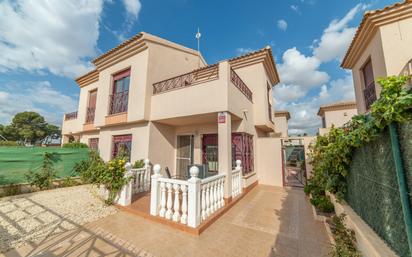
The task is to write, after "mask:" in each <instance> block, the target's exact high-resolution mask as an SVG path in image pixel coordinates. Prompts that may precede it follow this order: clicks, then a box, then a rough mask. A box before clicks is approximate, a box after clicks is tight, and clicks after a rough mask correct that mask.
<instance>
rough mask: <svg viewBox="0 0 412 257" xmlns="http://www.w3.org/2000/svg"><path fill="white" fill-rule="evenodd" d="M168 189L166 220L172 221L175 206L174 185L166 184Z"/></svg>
mask: <svg viewBox="0 0 412 257" xmlns="http://www.w3.org/2000/svg"><path fill="white" fill-rule="evenodd" d="M166 188H167V202H166V207H167V211H166V219H168V220H171V219H172V214H173V212H172V206H173V197H172V193H173V185H172V183H166Z"/></svg>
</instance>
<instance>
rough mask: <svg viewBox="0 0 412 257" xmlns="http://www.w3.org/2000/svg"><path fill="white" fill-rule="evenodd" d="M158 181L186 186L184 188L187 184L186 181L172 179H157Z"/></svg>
mask: <svg viewBox="0 0 412 257" xmlns="http://www.w3.org/2000/svg"><path fill="white" fill-rule="evenodd" d="M158 181H160V182H165V183H172V184H178V185H186V186H187V185H188V184H189V182H187V180H180V179H174V178H158Z"/></svg>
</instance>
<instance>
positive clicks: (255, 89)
mask: <svg viewBox="0 0 412 257" xmlns="http://www.w3.org/2000/svg"><path fill="white" fill-rule="evenodd" d="M93 64H94V65H95V70H93V71H91V72H89V73H87V74H85V75H83V76H81V77H80V78H78V79H76V82H77V83H78V85H79V86H80V99H79V107H78V110H77V113H72V114H66V115H65V117H64V122H63V126H62V134H63V138H64V142H67V141H68V140H69V138H72V137H73V138H75V139H76V140H79V141H80V142H83V143H86V144H88V145H89V146H90V147H91V148H95V149H98V150H99V152H100V155H101V157H102V158H103V159H104V160H105V161H107V160H110V159H111V158H113V157H115V156H116V155H117V154H118V153H119V151H121V150H123V151H126V152H127V153H128V154H129V156H130V160H131V161H132V162H133V161H135V160H139V159H145V158H148V159H149V160H150V161H151V162H152V163H158V164H161V165H162V167H168V169H169V170H170V173H171V175H172V176H176V177H182V178H187V177H188V170H189V167H190V166H191V165H193V164H198V165H202V166H201V167H203V169H204V170H207V171H208V174H216V173H219V174H220V173H223V174H229V173H231V172H230V171H232V168H233V167H234V165H235V160H241V161H242V167H243V173H244V174H243V175H245V183H246V184H252V183H255V182H256V181H257V179H258V175H257V171H259V165H260V163H259V162H258V161H257V158H256V156H257V155H259V152H258V151H257V148H258V147H257V145H256V144H257V143H256V142H257V139H258V138H262V137H268V136H269V134H270V133H271V132H274V127H275V125H274V119H273V117H274V115H273V113H274V110H273V104H272V103H273V99H272V97H271V96H272V88H273V86H275V85H276V84H277V83H278V82H279V76H278V73H277V70H276V65H275V62H274V59H273V57H272V52H271V49H270V47H266V48H263V49H261V50H258V51H256V52H253V53H249V54H246V55H243V56H240V57H236V58H232V59H228V60H223V61H220V62H219V63H216V64H213V65H207V63H206V62H205V60H204V59H203V57H202V56H201V54H200V53H199V52H197V51H195V50H192V49H189V48H187V47H184V46H181V45H178V44H175V43H173V42H170V41H167V40H164V39H161V38H159V37H156V36H153V35H151V34H148V33H144V32H142V33H140V34H138V35H136V36H134V37H132V38H131V39H129V40H127V41H125V42H123V43H122V44H120V45H118V46H117V47H115V48H113V49H112V50H110V51H108V52H107V53H104V54H102V55H101V56H99V57H97V58H96V59H95V60H93ZM271 147H272V146H271ZM274 151H275V150H274ZM276 151H278V152H279V153H280V147H279V149H276ZM262 167H263V166H262ZM261 172H266V171H263V169H262V171H261ZM267 172H272V173H274V172H275V171H274V170H269V171H267ZM272 176H273V174H272ZM225 195H226V194H225Z"/></svg>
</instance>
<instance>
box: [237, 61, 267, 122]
mask: <svg viewBox="0 0 412 257" xmlns="http://www.w3.org/2000/svg"><path fill="white" fill-rule="evenodd" d="M235 71H236V73H237V74H238V75H239V77H240V78H241V79H242V80H243V82H245V84H246V85H247V86H248V87H249V89H250V90H251V91H252V92H253V117H254V118H253V120H254V124H255V125H265V126H269V127H271V128H272V129H274V124H273V123H272V122H270V121H269V110H268V107H267V103H268V101H269V102H270V103H271V104H272V109H273V112H272V114H273V113H274V107H273V97H271V96H272V88H271V89H270V92H269V99H268V94H267V83H268V82H269V81H270V80H269V78H268V76H267V73H266V70H265V68H264V66H263V64H262V63H257V64H253V65H249V66H246V67H242V68H238V69H236V70H235ZM269 85H270V83H269Z"/></svg>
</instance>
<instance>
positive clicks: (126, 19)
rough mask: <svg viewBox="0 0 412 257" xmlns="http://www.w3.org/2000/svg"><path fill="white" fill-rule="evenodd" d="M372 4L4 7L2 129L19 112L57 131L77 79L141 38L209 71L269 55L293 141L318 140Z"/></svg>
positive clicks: (344, 86) (125, 2)
mask: <svg viewBox="0 0 412 257" xmlns="http://www.w3.org/2000/svg"><path fill="white" fill-rule="evenodd" d="M393 3H394V1H388V0H371V1H365V2H364V1H354V0H344V1H342V0H278V1H274V0H272V1H246V0H240V1H218V0H212V1H191V0H174V1H172V0H162V1H160V0H150V1H144V0H141V1H139V0H119V1H116V0H111V1H109V0H106V1H104V0H85V1H74V0H73V1H72V0H67V1H61V0H55V1H50V2H47V1H43V0H27V1H22V0H17V1H8V0H0V53H1V54H0V124H6V123H9V122H10V120H11V118H12V117H13V115H14V114H15V113H17V112H20V111H25V110H34V111H38V112H40V113H41V114H42V115H44V116H45V117H46V119H47V120H48V121H49V122H51V123H54V124H58V125H59V124H61V120H62V117H63V113H65V112H71V111H75V110H76V106H77V101H78V94H79V88H78V87H77V85H76V83H75V82H74V80H73V78H75V77H77V76H79V75H81V74H83V73H85V72H86V71H88V70H90V69H91V68H92V65H91V64H90V60H92V59H93V58H95V57H96V56H98V55H99V54H101V53H103V52H105V51H107V50H109V49H111V48H113V47H114V46H116V45H117V44H119V43H120V42H122V41H123V40H124V39H127V38H129V37H131V36H133V35H135V34H136V33H139V32H140V31H146V32H149V33H151V34H154V35H157V36H160V37H163V38H166V39H168V40H171V41H174V42H176V43H179V44H182V45H185V46H187V47H191V48H196V39H195V37H194V36H195V33H196V30H197V28H198V27H199V28H200V30H201V33H202V37H201V47H200V48H201V52H202V54H203V56H204V58H205V59H206V61H207V62H208V63H215V62H217V61H219V60H222V59H226V58H230V57H234V56H237V55H241V54H244V53H247V52H249V51H253V50H256V49H260V48H263V47H265V46H266V45H270V46H271V47H272V51H273V55H274V57H275V60H276V63H277V66H278V70H279V73H280V78H281V83H280V84H279V85H277V86H276V87H275V90H274V97H275V102H276V106H275V108H276V109H286V110H288V111H289V112H291V115H292V119H291V120H290V124H289V128H290V133H292V134H302V133H304V132H307V133H309V134H314V133H315V132H316V128H317V127H318V126H320V119H319V118H318V117H317V116H316V112H317V110H318V108H319V105H321V104H326V103H330V102H335V101H343V100H349V99H353V98H354V95H353V85H352V77H351V74H350V73H349V72H348V71H345V70H342V69H341V68H340V67H339V66H340V60H341V58H342V55H343V53H344V52H345V50H346V48H347V46H348V44H349V43H350V41H351V39H352V37H353V34H354V32H355V30H356V27H357V26H358V25H359V22H360V20H361V18H362V14H363V13H364V12H365V11H366V10H371V9H379V8H382V7H383V6H385V5H389V4H393Z"/></svg>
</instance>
